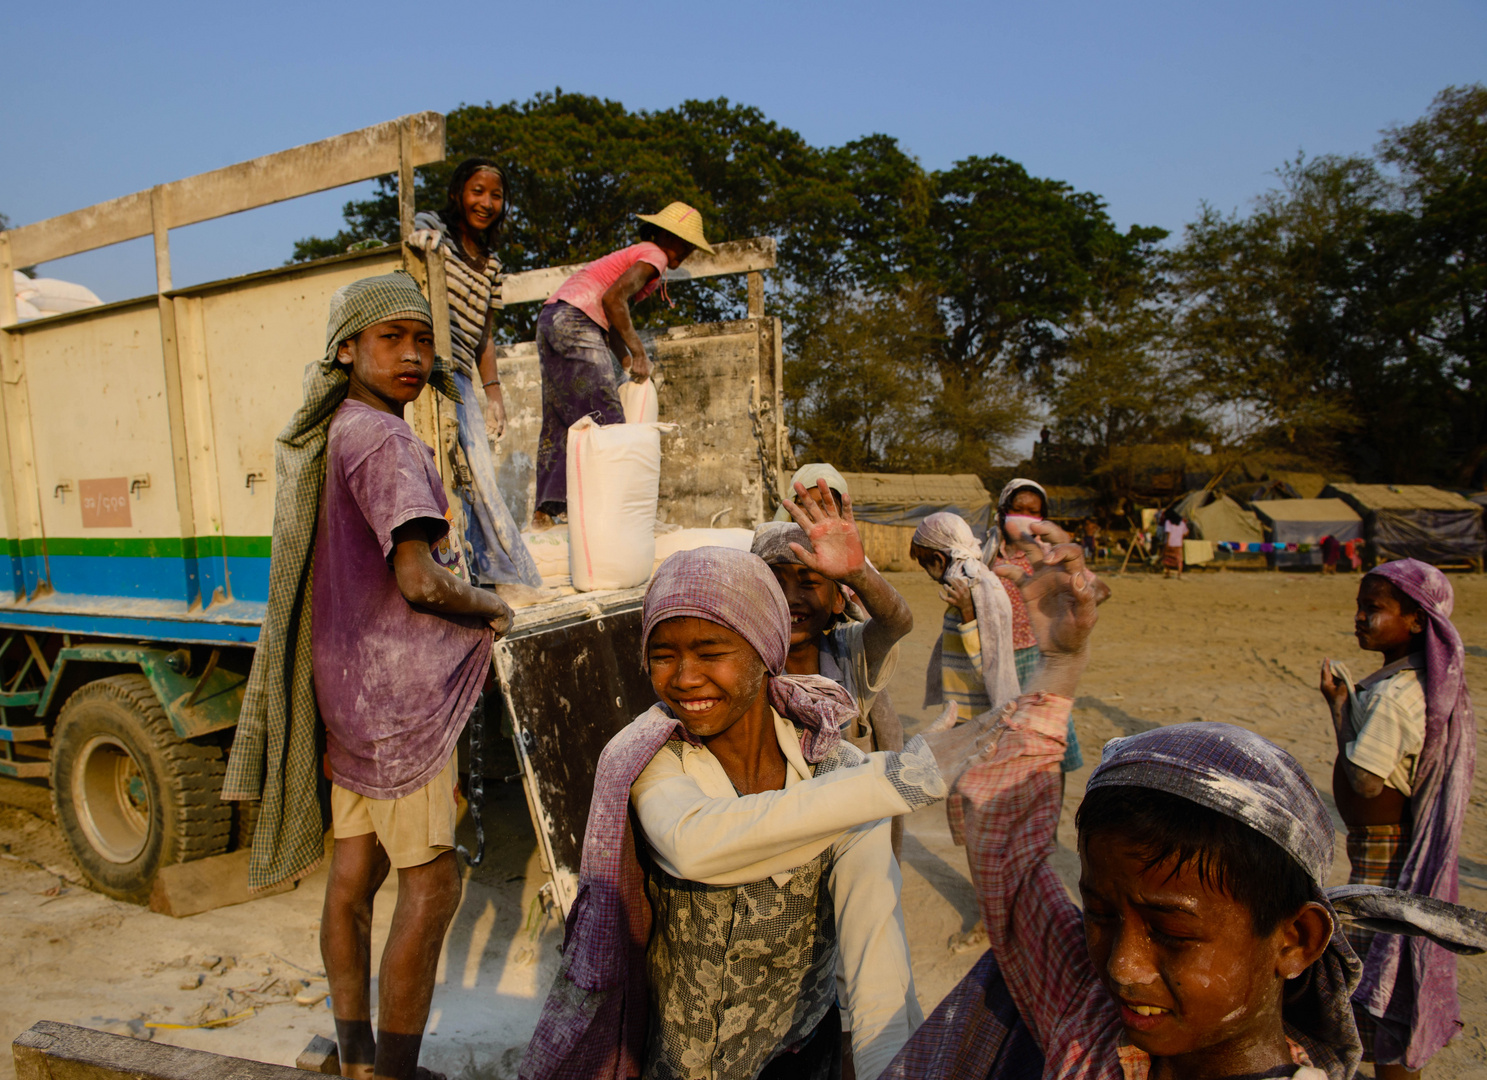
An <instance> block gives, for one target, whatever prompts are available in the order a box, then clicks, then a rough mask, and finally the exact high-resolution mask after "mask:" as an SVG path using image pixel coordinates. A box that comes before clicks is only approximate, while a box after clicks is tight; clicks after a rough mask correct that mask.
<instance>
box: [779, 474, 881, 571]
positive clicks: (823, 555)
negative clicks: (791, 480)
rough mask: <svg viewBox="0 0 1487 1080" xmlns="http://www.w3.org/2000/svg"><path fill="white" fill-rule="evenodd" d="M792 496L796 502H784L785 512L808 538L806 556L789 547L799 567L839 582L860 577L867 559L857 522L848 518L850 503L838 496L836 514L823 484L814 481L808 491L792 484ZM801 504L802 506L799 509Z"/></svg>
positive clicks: (802, 551) (846, 498)
mask: <svg viewBox="0 0 1487 1080" xmlns="http://www.w3.org/2000/svg"><path fill="white" fill-rule="evenodd" d="M795 494H796V495H797V496H798V497H799V498H800V500H801V501H800V502H799V503H797V502H796V501H795V500H794V499H789V500H786V502H785V509H786V510H788V511H789V512H790V516H791V517H793V518H794V519H795V522H796V524H797V525H799V526H800V527H801V528H802V529H804V530H805V534H806V535H807V536H809V537H810V538H811V547H813V548H815V549H816V550H815V552H814V553H812V552H809V551H807V550H805V548H803V547H801V546H800V545H799V544H791V545H790V550H791V551H793V552H795V557H796V558H797V559H799V560H800V561H801V564H802V565H804V566H805V567H807V568H808V569H810V570H814V571H815V572H816V573H818V574H820V575H821V576H822V577H828V578H831V580H833V581H841V580H843V579H845V578H850V577H851V576H853V575H854V574H858V573H860V572H861V571H862V570H863V569H864V568H865V567H866V566H867V555H866V554H864V552H863V550H862V537H861V536H860V535H858V532H857V522H856V520H855V519H854V518H853V516H852V499H851V497H850V496H848V495H843V496H842V508H841V511H840V512H838V511H837V508H836V500H835V499H833V498H832V497H831V489H830V488H829V487H827V486H826V481H825V480H818V481H816V487H815V489H814V490H810V491H808V490H807V489H806V487H805V485H804V484H801V483H799V482H798V481H797V482H796V484H795ZM802 503H803V504H804V505H802Z"/></svg>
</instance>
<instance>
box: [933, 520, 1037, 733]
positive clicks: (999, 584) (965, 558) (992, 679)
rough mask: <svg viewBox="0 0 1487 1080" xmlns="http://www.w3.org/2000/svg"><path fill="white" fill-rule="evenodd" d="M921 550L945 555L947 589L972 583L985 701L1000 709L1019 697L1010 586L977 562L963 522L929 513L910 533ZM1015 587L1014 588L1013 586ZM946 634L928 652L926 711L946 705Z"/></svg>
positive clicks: (973, 539)
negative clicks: (960, 584) (950, 586)
mask: <svg viewBox="0 0 1487 1080" xmlns="http://www.w3.org/2000/svg"><path fill="white" fill-rule="evenodd" d="M912 542H913V543H914V544H916V545H918V546H919V547H924V548H929V549H930V550H931V551H938V552H942V553H943V554H944V556H945V560H946V566H945V577H944V579H943V580H944V581H945V582H946V584H948V583H950V582H951V581H956V580H964V581H969V582H970V583H971V597H972V600H973V601H974V603H975V605H976V629H977V631H978V633H979V634H980V638H981V678H982V681H983V682H984V683H985V685H986V696H987V698H988V699H990V701H991V705H992V707H993V708H999V707H1001V706H1002V705H1005V704H1006V703H1007V702H1009V701H1011V700H1012V699H1013V698H1015V697H1017V695H1018V693H1019V687H1018V683H1017V658H1016V656H1015V655H1014V650H1013V648H1012V601H1011V600H1010V599H1009V598H1008V595H1007V590H1008V588H1009V586H1008V585H1007V584H1006V582H1004V581H1003V580H1002V579H1001V578H999V577H997V575H996V574H994V573H992V572H991V570H990V569H988V568H987V567H986V566H984V565H983V564H982V562H981V546H980V545H979V544H977V543H976V537H975V535H974V534H973V533H972V532H971V527H970V525H968V524H967V523H966V520H965V518H963V517H961V516H960V515H959V514H952V513H950V512H949V511H948V510H942V511H940V512H939V513H937V514H930V515H929V517H927V518H925V519H924V520H923V521H921V522H920V523H919V527H918V528H917V529H915V530H914V538H913V541H912ZM1012 588H1015V586H1012ZM944 647H945V646H944V635H941V636H940V638H939V640H937V641H936V642H935V648H934V652H932V653H930V657H929V668H928V669H927V670H926V671H925V673H924V704H925V706H926V707H927V706H930V705H940V704H943V703H944V700H945V688H944Z"/></svg>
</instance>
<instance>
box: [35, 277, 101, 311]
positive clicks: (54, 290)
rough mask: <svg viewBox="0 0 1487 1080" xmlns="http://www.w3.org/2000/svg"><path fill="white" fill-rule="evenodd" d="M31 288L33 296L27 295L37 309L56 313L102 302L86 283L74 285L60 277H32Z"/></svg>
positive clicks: (80, 308)
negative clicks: (33, 290)
mask: <svg viewBox="0 0 1487 1080" xmlns="http://www.w3.org/2000/svg"><path fill="white" fill-rule="evenodd" d="M31 288H33V289H35V290H36V295H35V296H28V297H27V298H26V299H28V300H30V301H31V304H32V306H34V307H35V308H36V310H37V311H41V312H45V313H47V314H49V315H58V314H61V313H62V312H66V311H81V310H82V309H83V308H90V307H97V306H98V305H99V304H101V303H103V301H102V300H100V299H98V296H97V294H96V293H94V292H93V290H92V289H90V288H88V287H87V286H86V285H76V284H74V283H73V282H71V281H63V280H61V279H60V278H45V277H40V278H32V279H31Z"/></svg>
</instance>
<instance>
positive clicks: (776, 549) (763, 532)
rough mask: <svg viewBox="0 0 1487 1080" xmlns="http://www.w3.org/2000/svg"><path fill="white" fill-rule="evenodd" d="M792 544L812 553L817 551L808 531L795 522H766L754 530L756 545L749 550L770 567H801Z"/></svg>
mask: <svg viewBox="0 0 1487 1080" xmlns="http://www.w3.org/2000/svg"><path fill="white" fill-rule="evenodd" d="M792 543H796V544H799V545H800V546H801V547H803V548H805V549H806V550H807V551H810V552H814V551H815V550H816V549H815V548H814V547H812V546H811V538H810V537H809V536H807V535H806V531H805V530H804V529H802V528H801V527H800V526H799V525H797V524H795V522H793V521H766V522H765V523H764V524H763V525H760V526H759V527H758V528H757V529H755V530H754V543H753V546H752V547H750V549H749V550H750V551H752V552H753V553H754V554H755V555H757V556H759V558H761V559H763V560H764V561H765V563H767V564H768V565H770V566H800V565H801V561H800V559H799V557H798V556H797V555H796V554H795V552H794V551H792V550H790V545H791V544H792Z"/></svg>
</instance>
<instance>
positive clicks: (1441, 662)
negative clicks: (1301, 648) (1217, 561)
mask: <svg viewBox="0 0 1487 1080" xmlns="http://www.w3.org/2000/svg"><path fill="white" fill-rule="evenodd" d="M1367 576H1369V577H1375V576H1377V577H1381V578H1383V579H1384V580H1386V581H1388V582H1389V583H1390V584H1391V585H1393V586H1394V587H1395V588H1396V589H1398V590H1399V591H1400V592H1402V593H1404V595H1406V596H1408V597H1409V598H1410V599H1412V600H1413V601H1415V603H1417V604H1419V605H1420V614H1421V616H1422V618H1423V619H1424V622H1425V633H1424V645H1425V686H1424V687H1423V689H1424V691H1425V745H1424V747H1423V748H1422V749H1421V751H1420V756H1419V758H1418V760H1417V762H1416V764H1415V782H1414V785H1413V789H1412V792H1411V794H1410V822H1411V825H1410V836H1409V846H1408V848H1407V850H1406V852H1405V857H1404V863H1403V865H1402V867H1401V868H1400V872H1399V882H1398V888H1399V889H1401V890H1404V891H1407V892H1411V893H1416V894H1419V895H1422V896H1432V897H1434V898H1436V899H1437V900H1442V901H1445V902H1446V903H1451V904H1454V903H1455V902H1456V900H1457V895H1458V892H1457V886H1458V883H1457V862H1456V859H1457V851H1458V848H1459V845H1460V842H1461V828H1462V823H1463V821H1464V820H1465V818H1466V808H1467V800H1468V798H1469V797H1470V795H1471V787H1472V778H1473V776H1474V774H1475V772H1476V764H1477V721H1476V716H1475V714H1474V712H1473V710H1472V701H1471V695H1470V694H1469V693H1467V689H1466V673H1465V657H1466V650H1465V648H1464V647H1463V646H1462V643H1461V635H1460V634H1459V633H1457V631H1456V627H1455V626H1453V625H1452V623H1451V611H1452V608H1453V607H1454V605H1455V596H1454V594H1453V592H1452V590H1451V583H1450V581H1449V580H1447V578H1446V575H1445V574H1443V573H1441V572H1440V571H1439V570H1437V569H1436V568H1435V567H1433V566H1431V565H1429V564H1428V563H1423V562H1420V561H1418V560H1416V559H1400V560H1398V561H1396V562H1388V563H1384V564H1383V565H1382V566H1380V567H1378V568H1377V569H1375V570H1372V571H1370V573H1369V574H1368V575H1367ZM1363 960H1364V965H1363V982H1362V985H1361V986H1359V988H1358V1000H1359V1001H1360V1002H1362V1003H1363V1004H1364V1005H1365V1006H1366V1007H1367V1009H1368V1011H1369V1012H1370V1013H1372V1014H1373V1015H1374V1016H1376V1017H1379V1018H1380V1019H1381V1021H1382V1023H1381V1026H1384V1027H1386V1028H1387V1029H1388V1030H1389V1031H1390V1032H1391V1033H1397V1035H1398V1039H1397V1041H1398V1042H1399V1043H1401V1044H1402V1045H1403V1046H1404V1047H1405V1063H1406V1064H1407V1065H1408V1066H1409V1067H1410V1068H1412V1069H1414V1068H1419V1067H1420V1066H1421V1065H1423V1064H1424V1063H1425V1062H1426V1061H1427V1060H1429V1058H1430V1057H1431V1055H1433V1054H1434V1053H1435V1052H1436V1051H1437V1050H1439V1049H1440V1048H1441V1047H1442V1046H1444V1045H1445V1044H1446V1041H1447V1040H1448V1039H1450V1037H1451V1036H1452V1035H1454V1034H1455V1033H1456V1030H1457V1027H1458V1023H1459V1021H1460V1019H1461V1006H1460V1002H1459V1001H1458V1000H1457V996H1456V958H1455V957H1454V956H1452V955H1450V953H1448V952H1445V951H1444V950H1442V949H1441V948H1439V947H1438V946H1437V945H1435V944H1434V943H1432V942H1430V941H1426V940H1424V939H1421V938H1412V939H1410V940H1409V941H1408V942H1406V941H1405V939H1404V938H1402V937H1399V936H1397V935H1386V934H1380V935H1378V936H1377V937H1375V938H1374V941H1373V946H1372V948H1371V949H1370V950H1369V953H1368V955H1367V956H1366V957H1364V958H1363ZM1405 964H1408V965H1409V970H1410V974H1411V977H1410V978H1403V979H1402V978H1400V974H1401V968H1402V966H1403V965H1405Z"/></svg>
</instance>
